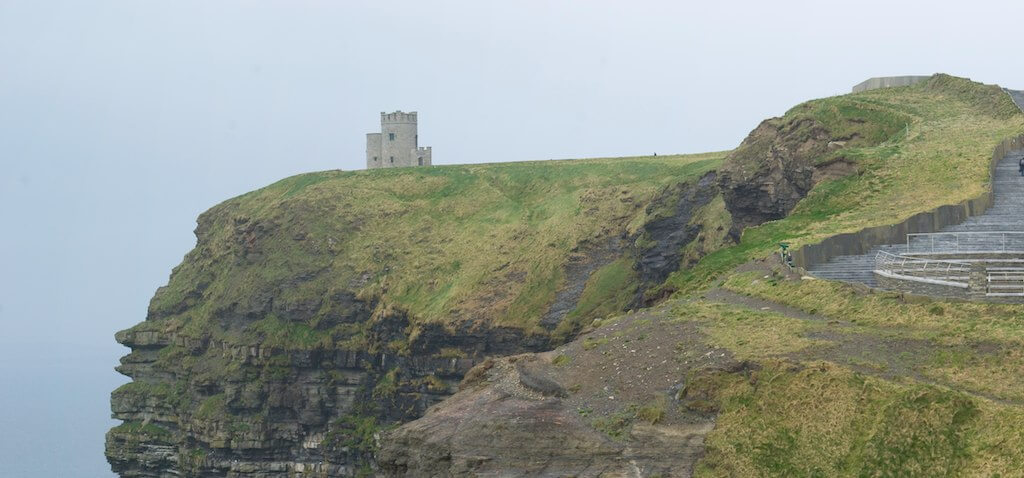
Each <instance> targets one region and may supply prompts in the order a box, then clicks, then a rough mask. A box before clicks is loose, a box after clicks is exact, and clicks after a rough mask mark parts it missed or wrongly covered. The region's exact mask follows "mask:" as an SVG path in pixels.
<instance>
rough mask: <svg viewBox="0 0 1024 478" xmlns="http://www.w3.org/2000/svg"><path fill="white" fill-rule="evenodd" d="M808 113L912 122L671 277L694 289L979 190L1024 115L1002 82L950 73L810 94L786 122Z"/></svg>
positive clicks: (830, 122)
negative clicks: (792, 205) (853, 170)
mask: <svg viewBox="0 0 1024 478" xmlns="http://www.w3.org/2000/svg"><path fill="white" fill-rule="evenodd" d="M803 116H810V117H812V118H815V119H817V120H818V121H820V122H821V123H822V124H824V125H825V126H826V127H829V128H831V129H834V130H835V131H844V128H850V126H849V124H850V123H849V122H848V121H846V119H848V118H850V117H859V118H861V119H864V120H866V121H867V122H868V123H869V124H871V123H877V124H878V125H879V126H877V127H872V128H864V127H861V128H860V130H861V131H866V132H867V134H866V135H865V137H871V135H872V134H875V133H878V134H881V133H882V132H885V131H888V130H889V128H888V126H886V125H889V126H891V124H890V123H892V121H893V120H894V118H906V119H907V120H909V122H908V123H907V124H906V126H905V128H904V129H903V131H902V132H900V133H899V134H897V135H895V136H893V137H892V138H891V139H889V140H888V141H885V142H883V143H882V144H879V145H877V146H870V147H857V146H856V145H851V147H850V148H848V149H844V150H842V151H841V154H842V155H843V156H844V157H845V158H847V159H848V160H852V161H855V162H856V165H857V167H858V170H859V174H856V175H851V176H847V177H844V178H840V179H836V180H831V181H824V182H822V183H820V184H818V185H817V186H816V187H815V188H814V189H813V190H812V191H811V192H810V194H809V195H808V197H807V198H805V199H804V200H803V201H801V202H800V203H799V204H798V205H797V207H796V209H795V210H794V211H793V212H792V213H791V214H790V215H789V216H787V217H786V218H785V219H781V220H778V221H772V222H769V223H766V224H763V225H761V226H759V227H755V228H749V229H747V230H745V231H744V233H743V238H742V240H741V241H740V244H739V245H737V246H736V247H731V248H727V249H723V250H721V251H718V252H717V253H714V254H711V255H709V256H708V257H706V258H705V259H704V260H703V261H701V263H700V264H699V265H698V266H697V267H695V268H693V269H691V270H683V271H680V272H678V273H677V274H675V275H674V276H673V277H672V278H670V279H669V281H668V284H670V285H671V286H673V287H676V288H679V289H682V290H689V291H692V290H695V289H699V288H701V287H704V286H706V285H707V284H708V283H709V282H710V281H711V280H713V279H714V278H715V277H718V276H719V275H721V274H722V273H724V272H726V271H728V270H729V269H731V268H732V267H734V266H736V265H739V264H741V263H743V262H745V261H747V260H749V259H750V258H754V257H763V256H765V255H768V254H770V253H771V252H773V251H776V250H777V248H778V246H777V244H778V243H779V242H782V241H786V242H790V243H791V244H792V245H793V246H794V247H799V246H801V245H804V244H813V243H816V242H820V241H821V240H822V239H825V238H827V237H829V236H833V235H836V234H840V233H844V232H854V231H857V230H860V229H863V228H866V227H871V226H877V225H884V224H894V223H897V222H900V221H901V220H903V219H905V218H907V217H910V216H912V215H914V214H916V213H919V212H922V211H927V210H929V209H932V208H935V207H938V206H941V205H944V204H956V203H958V202H960V201H962V200H965V199H969V198H973V197H977V196H979V195H981V194H982V193H983V192H984V191H986V190H987V188H988V175H989V171H988V167H989V160H990V158H991V155H992V149H993V148H994V147H995V146H996V144H998V142H999V141H1001V140H1003V139H1005V138H1008V137H1010V136H1013V135H1016V134H1020V133H1022V132H1024V115H1022V114H1021V112H1020V110H1019V109H1018V108H1017V107H1016V105H1014V104H1013V102H1012V101H1011V100H1010V98H1009V97H1008V96H1007V95H1006V94H1005V93H1004V92H1003V91H1002V90H1001V89H999V88H998V87H995V86H984V85H981V84H978V83H973V82H970V81H969V80H965V79H961V78H955V77H951V76H946V75H937V76H935V77H933V78H932V79H930V80H928V81H926V82H924V83H919V84H917V85H914V86H911V87H905V88H890V89H879V90H872V91H867V92H863V93H857V94H850V95H844V96H837V97H832V98H825V99H820V100H814V101H810V102H808V103H805V104H803V105H799V106H797V107H795V108H793V109H791V110H790V111H788V112H787V113H786V115H785V116H784V117H783V118H782V121H794V120H797V119H799V118H800V117H803ZM872 132H874V133H872ZM821 159H822V160H827V159H831V158H829V157H822V158H821Z"/></svg>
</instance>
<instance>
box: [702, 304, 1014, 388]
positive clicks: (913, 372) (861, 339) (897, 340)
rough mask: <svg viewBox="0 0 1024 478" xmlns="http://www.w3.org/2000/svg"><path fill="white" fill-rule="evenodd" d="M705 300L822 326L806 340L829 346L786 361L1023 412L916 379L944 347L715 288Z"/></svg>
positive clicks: (982, 351)
mask: <svg viewBox="0 0 1024 478" xmlns="http://www.w3.org/2000/svg"><path fill="white" fill-rule="evenodd" d="M703 298H704V299H705V300H709V301H712V302H719V303H725V304H730V305H736V306H740V307H745V308H748V309H752V310H757V311H764V312H773V313H776V314H779V315H782V316H785V317H789V318H793V319H798V320H802V321H807V322H813V323H815V324H825V325H827V327H826V328H823V329H820V330H816V331H813V332H810V333H808V334H807V335H806V338H809V339H818V340H825V341H828V342H831V344H830V345H828V346H824V347H813V348H811V349H808V350H805V351H802V352H799V353H795V354H790V355H788V356H787V357H788V358H791V359H794V360H800V361H813V360H824V361H829V362H833V363H837V364H841V365H843V366H846V367H848V368H850V369H852V370H856V371H857V372H860V373H863V374H865V375H872V376H875V377H879V378H883V379H886V380H890V381H901V380H908V379H909V380H913V381H915V382H919V383H923V384H928V385H935V386H939V387H943V388H949V389H952V390H958V391H962V392H964V393H967V394H970V395H973V396H976V397H979V398H983V399H986V400H991V401H993V402H997V403H1001V404H1005V405H1012V406H1024V400H1009V399H1005V398H1000V397H997V396H994V395H992V394H989V393H986V392H984V391H980V390H973V389H971V388H969V387H967V386H965V385H964V384H962V383H951V382H947V381H943V380H938V379H936V378H934V377H929V376H926V375H924V374H923V373H921V370H920V369H921V368H922V364H925V363H928V361H930V360H932V359H933V357H934V356H935V354H936V353H938V352H940V351H942V350H943V349H945V348H946V347H944V346H942V345H938V344H934V343H932V342H930V341H927V340H920V339H912V338H906V337H900V336H899V334H896V333H892V331H885V333H883V332H882V331H878V330H871V329H869V328H865V327H862V326H858V325H857V324H854V323H852V322H849V321H843V320H837V319H832V318H829V317H826V316H823V315H820V314H810V313H807V312H805V311H803V310H800V309H797V308H794V307H790V306H787V305H783V304H779V303H775V302H771V301H768V300H764V299H760V298H757V297H750V296H745V295H742V294H737V293H735V292H732V291H729V290H726V289H721V288H716V289H712V290H710V291H708V292H706V293H705V294H703ZM971 352H972V353H973V354H976V355H978V356H983V355H992V356H997V355H999V354H1001V353H1003V351H1002V349H1001V348H999V347H993V346H990V345H981V344H979V345H975V346H974V347H973V348H972V350H971Z"/></svg>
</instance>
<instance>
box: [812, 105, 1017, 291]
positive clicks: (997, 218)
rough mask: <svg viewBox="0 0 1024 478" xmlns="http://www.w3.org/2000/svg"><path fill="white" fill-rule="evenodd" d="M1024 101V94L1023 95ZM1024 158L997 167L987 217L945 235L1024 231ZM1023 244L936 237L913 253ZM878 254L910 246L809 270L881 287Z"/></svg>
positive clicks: (886, 247) (1005, 160) (899, 251)
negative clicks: (1022, 168) (1022, 164)
mask: <svg viewBox="0 0 1024 478" xmlns="http://www.w3.org/2000/svg"><path fill="white" fill-rule="evenodd" d="M1021 100H1022V101H1024V93H1021ZM1021 158H1024V151H1015V152H1012V153H1010V154H1008V155H1007V156H1006V157H1004V158H1003V159H1002V160H1001V161H999V163H997V164H996V166H995V171H994V174H993V180H992V190H993V195H994V198H993V199H994V200H993V205H992V207H991V208H989V209H988V210H987V211H986V212H985V214H983V215H980V216H974V217H971V218H968V219H967V220H966V221H964V222H963V223H961V224H957V225H954V226H950V227H947V228H944V229H943V230H942V232H1018V231H1019V232H1024V176H1021V174H1020V172H1019V166H1018V162H1019V161H1020V159H1021ZM1018 243H1019V244H1024V235H1022V236H1020V237H1017V238H1013V237H1009V238H1007V239H1005V240H1004V239H1003V238H999V239H995V238H989V237H970V236H961V238H960V242H959V243H958V242H957V240H956V239H943V238H941V237H937V238H936V239H935V242H934V246H932V244H933V243H931V242H929V243H928V244H923V243H921V244H915V245H914V246H913V247H912V248H911V252H914V251H926V250H933V249H932V248H933V247H934V249H935V250H941V249H943V248H952V247H956V246H957V245H958V244H959V246H960V247H967V246H969V247H970V250H988V249H991V250H993V251H995V250H1001V249H1003V248H1004V247H1006V248H1014V247H1012V246H1014V245H1016V244H1018ZM879 251H884V252H888V253H890V254H902V253H905V252H907V245H906V244H905V243H904V244H886V245H882V246H878V247H874V248H872V249H871V250H870V251H868V252H867V253H865V254H859V255H846V256H837V257H834V258H832V259H831V260H830V261H829V262H827V263H825V264H816V265H814V266H812V267H811V269H810V270H809V271H808V272H809V273H810V274H811V275H813V276H815V277H819V278H822V279H829V280H838V281H844V282H855V283H862V284H866V285H869V286H871V287H878V286H879V284H878V282H877V280H876V277H875V274H874V272H873V271H874V268H875V256H876V255H877V254H878V252H879Z"/></svg>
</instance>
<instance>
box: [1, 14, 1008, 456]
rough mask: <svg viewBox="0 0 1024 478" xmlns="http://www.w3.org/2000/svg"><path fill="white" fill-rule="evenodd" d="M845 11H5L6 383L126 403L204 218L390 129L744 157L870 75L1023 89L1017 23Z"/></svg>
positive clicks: (503, 150)
mask: <svg viewBox="0 0 1024 478" xmlns="http://www.w3.org/2000/svg"><path fill="white" fill-rule="evenodd" d="M832 3H833V2H822V1H814V2H812V1H807V2H785V1H771V2H765V1H757V2H753V1H751V2H728V1H702V2H650V1H636V0H633V1H629V2H626V1H614V2H612V1H594V0H586V1H575V2H561V1H510V2H500V3H499V2H487V1H464V2H427V1H409V2H388V1H380V0H377V1H368V2H355V1H347V0H346V1H341V0H338V1H303V0H281V1H256V0H195V1H193V0H173V1H171V0H168V1H161V2H157V1H140V0H120V1H114V0H91V1H82V0H72V1H56V0H24V1H22V0H0V167H2V169H0V228H2V229H0V232H2V233H0V325H2V330H3V332H2V333H0V350H4V352H3V354H7V355H3V354H0V359H4V360H7V359H8V358H11V357H13V360H24V359H25V355H24V353H23V352H21V351H22V350H23V349H24V347H26V346H25V345H16V344H28V346H31V347H36V349H34V350H36V351H39V350H43V352H40V353H46V352H45V350H47V349H46V348H43V349H39V347H58V346H62V344H63V346H64V347H66V348H67V350H71V351H74V350H82V352H81V354H86V355H87V352H86V351H88V350H94V349H95V350H98V351H99V352H96V353H97V354H99V355H98V356H101V357H104V358H103V359H102V360H100V366H99V368H97V369H96V370H97V371H96V373H97V376H101V377H102V380H108V381H109V380H116V376H114V375H113V372H111V371H110V367H112V366H113V365H114V364H115V363H116V357H117V356H118V354H119V353H121V349H119V348H118V347H117V346H116V344H114V343H113V333H114V332H115V331H116V330H118V329H121V328H125V327H128V326H130V325H132V324H134V323H136V322H138V321H140V320H142V319H143V317H144V315H145V311H146V304H147V303H148V300H149V298H150V297H151V296H152V294H153V291H154V290H155V289H156V288H157V287H158V286H160V285H162V284H164V283H166V281H167V277H168V274H169V273H170V270H171V268H172V267H173V266H175V265H176V264H177V263H179V262H180V260H181V258H182V256H183V255H184V254H185V253H186V252H187V251H188V250H189V249H190V248H191V247H192V246H193V245H194V237H193V235H192V232H191V231H192V229H193V228H194V226H195V217H196V216H197V215H198V214H199V213H200V212H202V211H203V210H205V209H206V208H208V207H210V206H212V205H214V204H216V203H217V202H220V201H222V200H224V199H227V198H229V197H232V196H235V195H238V194H241V193H243V192H246V191H248V190H251V189H254V188H257V187H260V186H263V185H266V184H268V183H271V182H273V181H275V180H277V179H280V178H282V177H286V176H289V175H293V174H297V173H302V172H306V171H314V170H324V169H338V168H341V169H358V168H362V167H363V163H364V148H365V133H367V132H371V131H374V130H376V129H377V128H378V127H379V116H378V115H379V113H380V112H381V111H389V112H390V111H393V110H397V109H401V110H405V111H410V110H415V111H419V119H420V131H419V136H420V144H421V145H430V146H433V148H434V156H433V159H434V164H454V163H476V162H490V161H513V160H529V159H547V158H573V157H592V156H618V155H638V154H650V153H652V152H658V153H659V154H665V153H682V152H701V151H710V150H722V149H729V148H732V147H734V146H735V145H736V144H738V143H739V142H740V141H741V140H742V139H743V137H744V136H745V135H746V133H747V132H748V131H750V130H751V129H752V128H753V127H754V126H756V125H757V123H758V122H759V121H761V120H762V119H764V118H766V117H770V116H776V115H780V114H782V113H783V112H784V111H785V110H786V109H788V108H789V107H791V106H793V105H795V104H797V103H799V102H801V101H804V100H807V99H811V98H816V97H823V96H830V95H834V94H842V93H845V92H847V91H849V88H850V87H851V86H852V85H854V84H855V83H858V82H860V81H862V80H864V79H866V78H868V77H871V76H880V75H903V74H931V73H934V72H948V73H951V74H956V75H959V76H968V77H971V78H973V79H975V80H979V81H984V82H986V83H999V84H1002V85H1004V86H1009V87H1024V77H1022V73H1024V66H1022V65H1024V62H1022V56H1024V49H1022V47H1021V45H1022V40H1021V38H1024V29H1022V28H1021V24H1020V19H1021V18H1024V15H1022V13H1024V7H1022V6H1021V5H1022V4H1021V3H1020V2H1016V1H1005V2H985V1H972V2H936V1H927V2H925V1H921V2H894V1H891V0H890V1H884V2H875V1H866V0H859V1H857V2H843V3H842V4H838V3H836V5H841V6H832ZM69 353H71V352H69ZM76 353H77V352H76ZM90 353H91V352H90ZM72 355H74V354H73V353H72ZM83 356H84V355H83ZM0 373H4V372H3V369H0ZM77 373H79V372H76V374H77ZM89 373H90V372H81V373H80V374H84V376H88V374H89ZM111 377H115V378H111ZM0 378H4V377H0ZM103 386H104V387H106V385H105V384H104V385H103ZM2 401H3V397H0V402H2ZM0 405H3V404H2V403H0ZM0 425H3V423H0ZM2 445H3V443H0V447H2ZM2 451H3V450H2V449H0V452H2ZM99 459H100V460H102V457H99ZM0 461H3V457H2V456H0Z"/></svg>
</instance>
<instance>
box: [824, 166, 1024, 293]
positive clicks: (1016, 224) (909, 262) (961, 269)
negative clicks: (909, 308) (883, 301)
mask: <svg viewBox="0 0 1024 478" xmlns="http://www.w3.org/2000/svg"><path fill="white" fill-rule="evenodd" d="M1021 158H1024V151H1020V150H1017V151H1011V152H1010V153H1009V154H1007V155H1006V156H1004V157H1003V158H1002V159H1001V160H1000V161H999V162H998V163H997V164H996V166H995V170H994V172H993V184H992V191H993V203H992V206H991V207H990V208H988V209H987V210H986V211H985V213H984V214H981V215H977V216H972V217H970V218H968V219H967V220H965V221H964V222H962V223H960V224H957V225H953V226H949V227H946V228H943V229H942V230H941V231H939V232H934V233H917V234H907V235H906V242H905V243H902V244H887V245H882V246H877V247H874V248H873V249H871V250H869V251H868V252H867V253H865V254H856V255H843V256H836V257H833V258H831V259H830V260H828V261H827V262H824V263H821V264H814V265H811V266H810V267H808V272H809V273H810V274H811V275H812V276H814V277H818V278H821V279H830V280H839V281H844V282H852V283H861V284H865V285H867V286H869V287H874V288H880V289H887V290H902V291H907V292H912V293H916V294H922V295H931V296H939V297H957V298H965V299H975V300H992V301H1001V302H1022V303H1024V176H1021V174H1020V173H1019V170H1018V164H1019V161H1020V160H1021Z"/></svg>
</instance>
